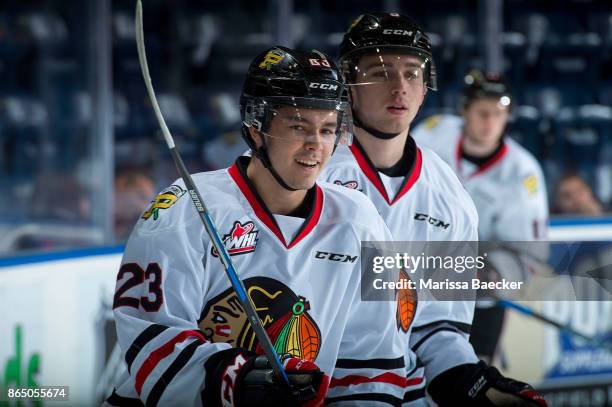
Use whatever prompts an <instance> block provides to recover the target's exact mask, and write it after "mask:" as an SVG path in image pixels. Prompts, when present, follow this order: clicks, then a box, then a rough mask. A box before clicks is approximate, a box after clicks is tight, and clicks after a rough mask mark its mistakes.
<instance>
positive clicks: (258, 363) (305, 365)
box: [204, 348, 329, 407]
mask: <svg viewBox="0 0 612 407" xmlns="http://www.w3.org/2000/svg"><path fill="white" fill-rule="evenodd" d="M281 361H282V362H283V366H284V367H285V372H286V373H287V376H288V377H289V381H290V383H291V388H287V386H285V384H283V383H281V382H280V380H278V379H277V378H276V376H275V374H274V371H273V370H272V367H271V366H270V363H269V362H268V358H267V357H266V356H258V355H256V354H255V353H254V352H250V351H247V350H244V349H239V348H234V349H228V350H225V351H222V352H218V353H216V354H215V355H213V356H211V357H210V358H209V360H208V361H207V362H206V363H205V368H206V385H205V386H206V387H205V390H204V401H205V404H206V405H214V406H239V407H250V406H309V407H310V406H312V407H314V406H322V405H323V400H324V398H325V394H326V392H327V387H328V384H329V380H328V379H327V378H326V377H324V375H323V372H321V370H319V368H318V367H317V365H316V364H314V363H313V362H310V361H307V360H303V359H298V358H294V357H291V356H290V355H283V357H281Z"/></svg>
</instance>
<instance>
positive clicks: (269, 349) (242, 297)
mask: <svg viewBox="0 0 612 407" xmlns="http://www.w3.org/2000/svg"><path fill="white" fill-rule="evenodd" d="M136 43H137V46H138V59H139V61H140V67H141V69H142V75H143V77H144V81H145V85H146V88H147V92H148V93H149V98H150V99H151V104H152V105H153V109H154V111H155V116H156V117H157V121H158V122H159V125H160V127H161V129H162V133H163V135H164V139H165V140H166V144H167V145H168V148H169V149H170V154H171V155H172V159H173V160H174V163H175V164H176V168H177V169H178V172H179V174H180V176H181V178H182V179H183V182H184V183H185V186H186V187H187V192H188V193H189V196H190V197H191V200H192V202H193V204H194V205H195V207H196V210H197V211H198V215H199V216H200V219H201V220H202V223H203V224H204V228H205V229H206V232H207V233H208V236H209V237H210V239H211V242H212V244H213V247H214V248H215V250H216V251H217V253H219V259H220V260H221V263H222V264H223V267H224V269H225V273H226V274H227V277H228V278H229V280H230V283H231V285H232V288H233V290H234V291H235V292H236V295H237V296H238V300H239V301H240V304H241V305H242V307H243V308H244V311H245V313H246V314H247V317H248V320H249V323H250V324H251V327H252V328H253V331H254V332H255V335H256V336H257V340H258V341H259V344H260V346H261V348H262V350H263V352H264V354H265V355H266V356H267V358H268V360H269V362H270V365H271V366H272V369H273V370H274V373H275V374H276V375H277V376H278V377H279V378H280V379H281V380H283V382H284V383H285V384H287V385H289V379H288V377H287V374H286V373H285V370H284V369H283V367H282V364H281V361H280V359H279V357H278V355H277V353H276V350H275V349H274V345H273V344H272V341H271V340H270V337H269V336H268V334H267V333H266V330H265V328H264V327H263V324H262V323H261V320H260V319H259V316H258V315H257V311H256V310H255V306H254V305H253V302H252V301H251V299H250V297H249V296H248V295H247V292H246V289H245V287H244V284H243V283H242V281H241V280H240V279H239V278H238V274H237V273H236V269H235V268H234V265H233V263H232V260H231V258H230V256H229V254H228V253H227V250H226V249H225V245H224V244H223V242H222V240H221V238H220V237H219V233H218V232H217V228H216V227H215V225H214V223H213V221H212V219H211V217H210V215H209V212H208V210H207V208H206V205H205V204H204V200H203V199H202V196H201V195H200V192H199V191H198V189H197V187H196V186H195V183H194V182H193V179H192V177H191V174H189V171H187V168H186V167H185V164H184V163H183V160H182V159H181V156H180V154H179V153H178V151H177V150H176V146H175V144H174V139H173V138H172V135H171V134H170V130H169V129H168V126H167V125H166V121H165V120H164V117H163V115H162V113H161V110H160V108H159V105H158V103H157V98H156V97H155V91H154V90H153V85H152V83H151V77H150V75H149V68H148V65H147V57H146V53H145V48H144V31H143V26H142V3H141V1H140V0H138V2H137V4H136Z"/></svg>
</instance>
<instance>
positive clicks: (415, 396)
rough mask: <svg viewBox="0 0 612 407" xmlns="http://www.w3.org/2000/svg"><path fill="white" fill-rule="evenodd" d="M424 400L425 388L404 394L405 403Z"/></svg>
mask: <svg viewBox="0 0 612 407" xmlns="http://www.w3.org/2000/svg"><path fill="white" fill-rule="evenodd" d="M422 398H425V387H422V388H420V389H416V390H410V391H407V392H406V394H404V403H409V402H411V401H415V400H419V399H422Z"/></svg>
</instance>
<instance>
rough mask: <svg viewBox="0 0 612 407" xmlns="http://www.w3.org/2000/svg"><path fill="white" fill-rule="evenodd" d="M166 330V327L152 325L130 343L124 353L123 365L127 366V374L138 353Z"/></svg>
mask: <svg viewBox="0 0 612 407" xmlns="http://www.w3.org/2000/svg"><path fill="white" fill-rule="evenodd" d="M166 329H168V327H167V326H163V325H159V324H153V325H151V326H149V327H147V329H145V330H144V331H142V332H141V333H140V335H138V337H137V338H136V339H135V340H134V342H132V345H131V346H130V348H129V349H128V351H127V352H126V353H125V363H126V364H127V368H128V372H130V371H131V368H132V363H134V359H136V356H138V353H139V352H140V350H141V349H142V348H144V347H145V345H146V344H147V343H149V342H151V341H152V340H153V339H155V338H156V337H157V336H158V335H159V334H161V333H162V332H164V331H165V330H166Z"/></svg>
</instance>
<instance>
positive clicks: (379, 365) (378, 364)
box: [336, 356, 405, 370]
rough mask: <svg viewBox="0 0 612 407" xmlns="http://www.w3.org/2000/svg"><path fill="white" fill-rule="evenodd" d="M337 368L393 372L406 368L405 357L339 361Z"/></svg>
mask: <svg viewBox="0 0 612 407" xmlns="http://www.w3.org/2000/svg"><path fill="white" fill-rule="evenodd" d="M336 367H337V368H339V369H382V370H393V369H402V368H404V367H405V363H404V357H403V356H401V357H399V358H395V359H364V360H360V359H338V360H337V361H336Z"/></svg>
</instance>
